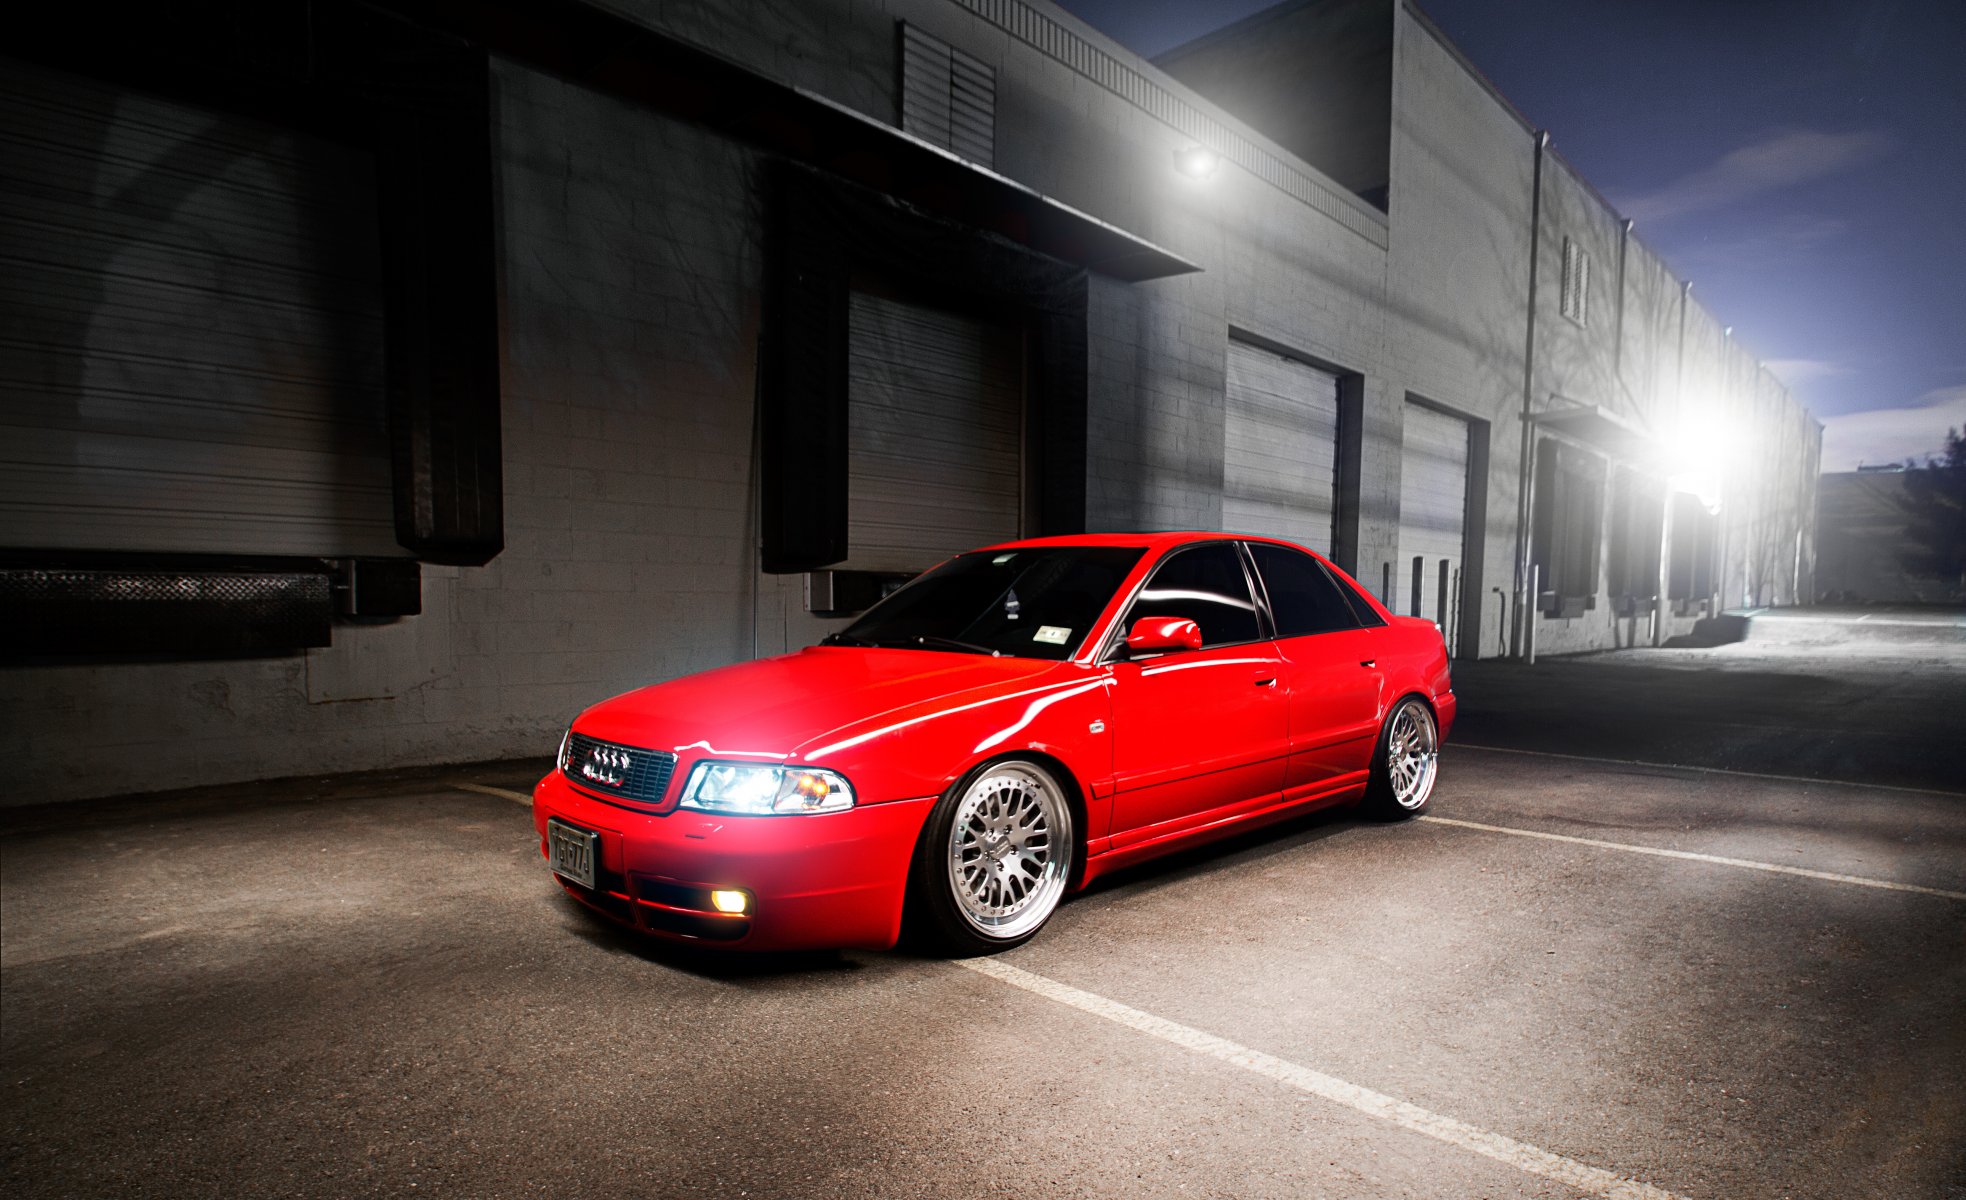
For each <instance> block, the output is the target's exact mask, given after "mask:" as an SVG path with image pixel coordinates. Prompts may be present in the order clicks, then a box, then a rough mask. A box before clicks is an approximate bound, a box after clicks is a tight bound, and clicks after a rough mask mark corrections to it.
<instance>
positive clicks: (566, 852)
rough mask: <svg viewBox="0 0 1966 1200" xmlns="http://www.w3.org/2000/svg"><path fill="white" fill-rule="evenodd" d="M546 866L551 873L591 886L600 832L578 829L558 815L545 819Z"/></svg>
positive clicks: (599, 846)
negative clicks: (550, 869)
mask: <svg viewBox="0 0 1966 1200" xmlns="http://www.w3.org/2000/svg"><path fill="white" fill-rule="evenodd" d="M546 852H547V859H546V862H547V865H549V866H550V867H552V868H553V873H554V874H555V875H559V876H561V877H563V878H566V879H571V880H573V881H574V882H575V883H577V884H579V885H580V886H581V887H584V888H592V887H593V886H594V859H595V858H596V857H598V856H599V855H600V852H601V835H600V834H598V833H594V832H592V831H590V830H586V829H579V828H576V827H575V826H572V825H569V824H567V823H566V822H565V821H562V820H560V818H558V817H548V818H547V819H546Z"/></svg>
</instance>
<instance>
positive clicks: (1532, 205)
mask: <svg viewBox="0 0 1966 1200" xmlns="http://www.w3.org/2000/svg"><path fill="white" fill-rule="evenodd" d="M1549 145H1550V133H1549V130H1547V129H1542V130H1538V131H1537V133H1536V160H1535V167H1534V174H1533V181H1532V183H1531V184H1530V190H1529V304H1528V309H1529V311H1528V314H1527V315H1528V320H1527V322H1526V327H1525V328H1524V330H1523V335H1522V448H1521V451H1520V453H1519V454H1518V456H1517V461H1516V466H1517V468H1518V471H1519V474H1518V476H1517V478H1516V508H1515V588H1516V605H1515V611H1516V628H1517V630H1518V632H1517V635H1516V638H1517V640H1516V647H1515V648H1516V650H1517V652H1518V653H1519V652H1520V650H1521V646H1522V636H1523V635H1522V633H1521V632H1520V630H1521V627H1522V622H1523V614H1524V613H1526V612H1527V611H1528V606H1527V605H1525V604H1524V603H1523V598H1522V585H1523V583H1524V581H1526V580H1527V579H1528V578H1529V559H1530V548H1529V537H1530V534H1529V521H1530V517H1531V514H1532V509H1531V507H1530V506H1531V504H1532V493H1533V492H1534V490H1535V478H1536V477H1535V473H1534V463H1533V461H1532V460H1533V459H1534V457H1535V444H1536V442H1535V437H1534V434H1533V431H1532V429H1531V427H1530V414H1531V410H1532V409H1533V408H1534V407H1535V396H1536V272H1537V269H1538V258H1539V257H1540V253H1541V250H1542V240H1543V156H1544V154H1545V152H1546V151H1548V149H1549ZM1530 603H1532V604H1533V603H1534V598H1533V597H1532V598H1531V601H1530Z"/></svg>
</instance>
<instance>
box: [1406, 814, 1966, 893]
mask: <svg viewBox="0 0 1966 1200" xmlns="http://www.w3.org/2000/svg"><path fill="white" fill-rule="evenodd" d="M1419 819H1420V820H1422V821H1425V822H1427V823H1428V824H1431V825H1453V826H1455V827H1457V828H1460V829H1479V830H1481V831H1482V832H1484V833H1505V834H1508V835H1509V836H1511V837H1526V838H1541V839H1542V840H1543V841H1546V842H1568V843H1570V844H1571V845H1573V846H1591V847H1594V848H1596V849H1599V850H1622V851H1624V852H1625V853H1627V854H1649V855H1652V856H1653V857H1655V858H1683V859H1686V860H1688V861H1689V862H1702V863H1712V864H1714V865H1716V866H1722V867H1741V868H1744V869H1746V870H1749V871H1769V872H1772V873H1774V874H1777V875H1800V876H1802V877H1803V878H1805V879H1824V880H1828V881H1829V882H1831V883H1850V884H1855V885H1857V886H1858V887H1868V888H1882V889H1884V890H1885V891H1891V892H1918V893H1919V894H1921V895H1926V896H1943V897H1945V898H1946V899H1948V900H1966V892H1953V891H1948V890H1946V889H1945V888H1935V887H1925V886H1924V885H1922V884H1916V883H1897V882H1895V881H1893V880H1889V879H1867V878H1865V877H1864V876H1862V875H1838V874H1836V873H1835V872H1833V871H1811V870H1809V869H1808V868H1807V867H1785V866H1783V865H1781V864H1780V863H1765V862H1755V861H1754V860H1752V859H1746V858H1726V857H1723V856H1721V855H1718V854H1696V853H1694V852H1693V851H1691V850H1666V849H1662V848H1661V847H1658V846H1634V845H1632V844H1631V843H1629V842H1606V841H1601V840H1599V839H1597V838H1587V837H1575V836H1572V835H1571V834H1567V833H1544V832H1542V831H1541V830H1537V829H1514V828H1511V827H1509V826H1507V825H1484V824H1482V823H1481V822H1480V821H1463V820H1461V819H1459V818H1458V817H1432V816H1428V817H1421V818H1419Z"/></svg>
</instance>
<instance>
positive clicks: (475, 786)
mask: <svg viewBox="0 0 1966 1200" xmlns="http://www.w3.org/2000/svg"><path fill="white" fill-rule="evenodd" d="M451 786H452V787H454V788H456V789H457V790H458V791H460V792H476V793H478V794H479V795H480V796H497V797H498V798H499V799H501V800H510V801H511V802H512V803H514V804H523V805H525V806H526V807H527V808H531V807H532V797H531V796H528V795H526V794H525V793H524V792H515V791H513V790H512V789H511V788H502V787H493V786H491V785H490V784H488V783H453V784H451Z"/></svg>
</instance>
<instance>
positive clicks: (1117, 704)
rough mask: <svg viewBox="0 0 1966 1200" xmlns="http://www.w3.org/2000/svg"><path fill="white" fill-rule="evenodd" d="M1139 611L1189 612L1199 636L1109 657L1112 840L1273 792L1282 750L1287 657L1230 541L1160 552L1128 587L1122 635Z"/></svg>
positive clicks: (1136, 838)
mask: <svg viewBox="0 0 1966 1200" xmlns="http://www.w3.org/2000/svg"><path fill="white" fill-rule="evenodd" d="M1146 617H1186V618H1188V619H1189V620H1192V621H1194V622H1195V623H1196V624H1197V625H1199V626H1200V627H1201V631H1202V648H1201V649H1199V650H1181V651H1175V652H1172V653H1165V654H1155V655H1151V656H1144V657H1141V658H1139V659H1123V660H1122V661H1119V662H1115V663H1113V664H1112V666H1111V667H1110V668H1109V669H1110V670H1111V671H1112V673H1113V693H1112V695H1113V699H1112V705H1113V722H1112V745H1113V773H1114V786H1115V794H1114V797H1113V835H1114V837H1113V846H1114V848H1115V849H1118V848H1120V847H1122V846H1128V845H1134V844H1138V843H1141V842H1149V841H1155V840H1158V839H1161V838H1165V837H1169V836H1173V835H1176V834H1179V833H1182V832H1184V831H1187V830H1190V829H1196V828H1200V827H1201V826H1204V825H1208V824H1212V823H1214V822H1215V821H1219V820H1225V819H1228V818H1229V817H1232V816H1234V815H1235V814H1236V813H1237V812H1239V811H1244V810H1248V809H1251V808H1257V807H1265V806H1268V805H1270V804H1274V803H1276V802H1277V800H1278V799H1279V798H1280V797H1281V794H1282V788H1283V777H1284V759H1285V757H1286V755H1287V754H1288V752H1289V742H1288V733H1289V718H1288V715H1287V706H1286V703H1285V698H1284V689H1283V685H1282V682H1281V679H1280V672H1281V669H1282V664H1281V662H1280V660H1279V658H1278V655H1277V650H1276V644H1275V643H1274V642H1272V641H1270V640H1269V639H1268V636H1267V634H1268V631H1267V630H1266V629H1265V628H1264V627H1263V625H1262V618H1261V617H1260V616H1259V611H1258V608H1257V605H1256V602H1255V597H1254V595H1253V594H1252V593H1251V591H1250V588H1249V581H1248V577H1247V573H1246V572H1245V571H1244V568H1243V564H1242V559H1241V554H1240V552H1239V551H1238V550H1237V548H1236V545H1235V543H1234V542H1230V541H1215V542H1204V543H1201V544H1199V545H1195V546H1187V547H1183V548H1181V549H1178V550H1175V551H1174V552H1172V553H1171V554H1169V555H1168V556H1167V557H1166V558H1164V559H1163V560H1162V561H1161V562H1160V564H1159V565H1158V566H1156V567H1155V569H1154V572H1153V574H1152V575H1150V576H1149V577H1148V579H1147V582H1146V584H1145V586H1144V587H1142V589H1141V591H1140V593H1139V595H1138V596H1137V597H1135V599H1134V602H1133V604H1132V606H1131V608H1130V609H1129V610H1128V612H1127V614H1126V617H1125V619H1124V621H1123V623H1122V625H1121V627H1120V628H1121V631H1122V636H1123V633H1124V631H1125V630H1127V629H1131V628H1132V627H1133V624H1134V623H1135V622H1136V621H1139V620H1141V619H1142V618H1146ZM1121 653H1124V651H1123V650H1122V651H1121Z"/></svg>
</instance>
